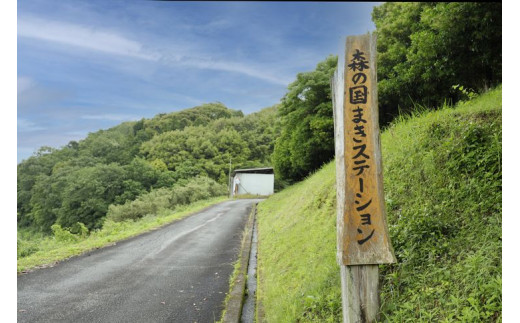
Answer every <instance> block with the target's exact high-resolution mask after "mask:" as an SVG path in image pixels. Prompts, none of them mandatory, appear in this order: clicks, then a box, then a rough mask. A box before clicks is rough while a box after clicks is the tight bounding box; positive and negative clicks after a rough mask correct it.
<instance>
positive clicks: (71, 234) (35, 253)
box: [17, 197, 226, 273]
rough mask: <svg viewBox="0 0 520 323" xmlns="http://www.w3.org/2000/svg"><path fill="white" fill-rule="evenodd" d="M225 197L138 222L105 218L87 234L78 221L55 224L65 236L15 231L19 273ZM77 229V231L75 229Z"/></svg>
mask: <svg viewBox="0 0 520 323" xmlns="http://www.w3.org/2000/svg"><path fill="white" fill-rule="evenodd" d="M225 199H226V198H225V197H218V198H212V199H209V200H203V201H198V202H195V203H193V204H190V205H186V206H182V207H178V210H176V211H175V213H164V214H157V215H153V216H146V217H144V218H142V219H140V220H138V221H131V220H129V221H123V222H114V221H112V220H108V219H107V220H105V222H104V225H103V228H102V229H100V230H94V231H92V232H90V234H88V233H87V232H86V229H87V228H86V226H82V225H81V224H80V223H77V225H74V226H73V227H72V228H71V229H70V230H69V229H62V228H61V226H59V225H58V226H56V227H55V230H56V231H57V232H59V233H58V235H60V234H62V235H63V236H64V239H62V240H60V241H58V239H57V238H56V237H55V236H54V235H52V236H49V235H45V234H42V233H38V232H34V231H33V230H31V229H30V228H22V229H19V230H18V269H17V271H18V273H20V272H24V271H27V270H30V269H32V268H34V267H40V266H46V265H49V264H53V263H55V262H57V261H61V260H63V259H67V258H69V257H71V256H74V255H79V254H81V253H84V252H86V251H89V250H93V249H98V248H101V247H104V246H107V245H110V244H113V243H114V242H116V241H120V240H124V239H128V238H130V237H133V236H135V235H138V234H141V233H144V232H147V231H150V230H154V229H157V228H159V227H161V226H163V225H166V224H169V223H171V222H172V221H175V220H178V219H180V218H182V217H185V216H188V215H190V214H192V213H193V212H197V211H200V210H202V209H204V208H207V207H208V206H211V205H213V204H215V203H219V202H223V201H224V200H225ZM78 229H79V230H80V231H77V230H78Z"/></svg>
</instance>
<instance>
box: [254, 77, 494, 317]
mask: <svg viewBox="0 0 520 323" xmlns="http://www.w3.org/2000/svg"><path fill="white" fill-rule="evenodd" d="M501 107H502V102H501V87H498V88H497V89H495V90H492V91H490V92H489V93H486V94H484V95H481V96H478V97H476V98H474V99H473V100H470V101H467V102H462V103H460V104H459V105H458V106H457V107H456V108H450V107H444V108H443V109H441V110H438V111H434V112H433V111H428V110H426V111H424V112H422V113H421V114H419V113H416V114H415V115H413V116H408V117H401V118H400V119H399V120H398V121H395V122H394V123H393V124H392V125H391V126H389V127H388V129H386V130H385V131H384V132H383V133H382V135H381V146H382V150H383V151H382V153H383V165H384V188H385V201H386V208H387V217H388V224H389V232H390V236H391V240H392V244H393V247H394V250H395V254H396V257H397V263H396V264H387V265H381V266H380V276H381V285H380V288H381V321H388V322H424V321H427V322H453V321H463V322H480V321H484V322H500V321H501V319H502V316H501V311H502V274H501V272H502V263H501V258H502V250H501V248H502V243H501V234H502V233H501V230H502V227H501V226H502V219H501V213H502V206H501V199H502V183H501V180H502V169H501V163H502V160H501V154H502V149H501V147H502V145H501V143H502V135H501V133H502V128H501V121H502V120H501V115H502V114H501ZM334 166H335V165H334V163H330V164H328V165H327V166H325V167H324V168H323V169H322V170H320V171H318V172H317V173H316V174H314V175H312V176H310V177H309V178H308V179H306V180H305V181H303V182H300V183H298V184H296V185H293V186H292V187H290V188H288V189H286V190H284V191H282V192H280V193H277V194H275V195H274V196H272V197H270V198H269V199H267V200H266V201H264V202H262V203H260V204H259V208H258V209H259V212H258V226H259V246H258V250H259V254H258V259H259V263H258V266H259V267H258V291H257V295H258V299H259V300H260V301H261V302H262V304H263V307H264V312H265V320H266V321H267V322H327V321H329V322H340V321H341V304H340V302H341V297H340V295H341V292H340V285H341V283H340V277H339V267H338V266H337V264H336V258H335V255H336V207H335V198H336V191H335V181H334V179H335V173H334V170H335V168H334ZM288 255H290V256H288Z"/></svg>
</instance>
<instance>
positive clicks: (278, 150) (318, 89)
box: [272, 56, 337, 181]
mask: <svg viewBox="0 0 520 323" xmlns="http://www.w3.org/2000/svg"><path fill="white" fill-rule="evenodd" d="M336 65H337V57H336V56H329V57H328V58H327V59H325V60H324V61H322V62H320V63H318V65H317V67H316V70H314V71H312V72H307V73H299V74H298V75H297V78H296V81H294V82H293V83H291V84H290V85H289V88H288V92H287V94H286V95H285V96H284V97H283V99H282V102H281V103H280V106H279V109H278V116H279V118H280V124H279V126H280V129H281V134H280V136H279V137H278V139H277V140H276V143H275V146H274V152H273V158H272V160H273V164H274V167H275V173H276V174H277V175H279V176H281V178H282V179H287V180H289V181H299V180H301V179H303V178H304V177H305V176H306V175H308V174H309V173H310V172H312V171H314V170H316V169H318V168H319V167H320V166H321V165H323V164H324V163H326V162H328V161H330V160H331V159H332V158H334V121H333V118H332V101H331V100H332V99H331V88H330V79H331V77H332V75H333V74H334V70H335V69H336Z"/></svg>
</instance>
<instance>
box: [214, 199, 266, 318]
mask: <svg viewBox="0 0 520 323" xmlns="http://www.w3.org/2000/svg"><path fill="white" fill-rule="evenodd" d="M256 207H257V205H256V204H255V205H254V206H253V209H252V210H251V214H250V215H249V219H248V221H247V224H246V228H245V233H244V240H243V244H242V250H241V254H240V269H239V272H238V274H237V275H236V276H235V277H234V279H233V281H232V282H231V286H232V289H231V292H230V294H229V299H228V301H227V302H226V305H225V309H224V316H223V317H222V319H221V321H220V322H224V323H238V322H245V323H249V322H253V321H254V315H255V301H256V244H257V239H256V211H257V209H256ZM246 283H247V284H246Z"/></svg>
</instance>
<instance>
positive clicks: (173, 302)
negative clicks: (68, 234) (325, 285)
mask: <svg viewBox="0 0 520 323" xmlns="http://www.w3.org/2000/svg"><path fill="white" fill-rule="evenodd" d="M258 201H259V200H235V201H227V202H224V203H221V204H218V205H216V206H213V207H211V208H209V209H206V210H205V211H203V212H200V213H197V214H196V215H193V216H190V217H188V218H185V219H183V220H181V221H178V222H175V223H173V224H171V225H168V226H167V227H165V228H163V229H161V230H158V231H153V232H151V233H148V234H144V235H141V236H139V237H136V238H132V239H130V240H127V241H124V242H120V243H118V244H117V245H115V246H111V247H107V248H104V249H99V250H97V251H94V252H91V253H89V254H85V255H83V256H80V257H75V258H71V259H70V260H68V261H64V262H62V263H60V264H58V265H56V266H55V267H52V268H45V269H39V270H36V271H34V272H31V273H28V274H24V275H20V276H19V277H18V322H125V323H128V322H183V323H184V322H201V323H202V322H213V321H217V320H219V319H220V314H221V312H222V309H223V302H224V298H225V295H226V293H227V291H228V288H229V286H228V285H229V276H230V275H231V273H232V270H233V263H234V262H235V261H236V259H237V257H238V252H239V250H240V243H241V236H242V232H243V229H244V226H245V223H246V222H247V218H248V215H249V212H250V210H251V207H252V206H253V204H254V203H255V202H258Z"/></svg>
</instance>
